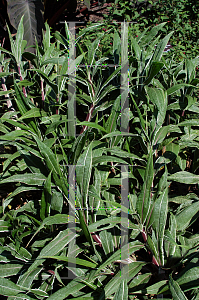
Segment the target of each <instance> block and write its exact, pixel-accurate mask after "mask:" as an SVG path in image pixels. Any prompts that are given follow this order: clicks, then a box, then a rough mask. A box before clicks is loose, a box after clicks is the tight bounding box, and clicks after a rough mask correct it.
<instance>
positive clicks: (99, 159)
mask: <svg viewBox="0 0 199 300" xmlns="http://www.w3.org/2000/svg"><path fill="white" fill-rule="evenodd" d="M105 162H116V163H121V164H128V163H127V162H126V161H125V160H123V159H121V158H118V157H115V156H109V155H106V156H105V155H102V156H100V157H94V158H93V166H94V165H97V164H99V163H105Z"/></svg>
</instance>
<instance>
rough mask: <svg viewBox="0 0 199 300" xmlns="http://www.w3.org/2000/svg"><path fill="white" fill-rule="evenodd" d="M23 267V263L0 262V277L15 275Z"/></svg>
mask: <svg viewBox="0 0 199 300" xmlns="http://www.w3.org/2000/svg"><path fill="white" fill-rule="evenodd" d="M22 268H23V264H9V263H8V264H0V277H7V276H13V275H17V274H18V273H19V272H20V270H21V269H22Z"/></svg>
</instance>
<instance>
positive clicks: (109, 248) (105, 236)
mask: <svg viewBox="0 0 199 300" xmlns="http://www.w3.org/2000/svg"><path fill="white" fill-rule="evenodd" d="M99 236H100V240H101V243H102V247H103V250H104V253H105V254H106V255H108V254H110V253H113V251H114V245H113V237H112V234H111V232H108V231H107V230H103V231H101V232H100V234H99Z"/></svg>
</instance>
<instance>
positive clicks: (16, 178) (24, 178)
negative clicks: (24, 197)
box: [1, 173, 46, 186]
mask: <svg viewBox="0 0 199 300" xmlns="http://www.w3.org/2000/svg"><path fill="white" fill-rule="evenodd" d="M45 180H46V177H45V176H44V175H43V174H41V173H38V174H37V173H35V174H28V173H26V174H16V175H12V176H10V177H8V178H5V179H2V180H1V184H3V183H11V182H22V183H25V184H29V185H38V186H42V185H43V183H44V181H45Z"/></svg>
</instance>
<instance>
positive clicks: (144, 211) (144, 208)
mask: <svg viewBox="0 0 199 300" xmlns="http://www.w3.org/2000/svg"><path fill="white" fill-rule="evenodd" d="M153 176H154V174H153V154H152V150H150V153H149V157H148V162H147V166H146V170H145V174H144V183H143V186H142V189H141V192H140V195H139V197H138V200H137V203H136V209H137V212H138V214H139V215H140V219H141V223H142V224H143V225H144V223H145V221H146V218H147V216H148V213H149V208H150V203H151V187H152V183H153Z"/></svg>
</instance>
